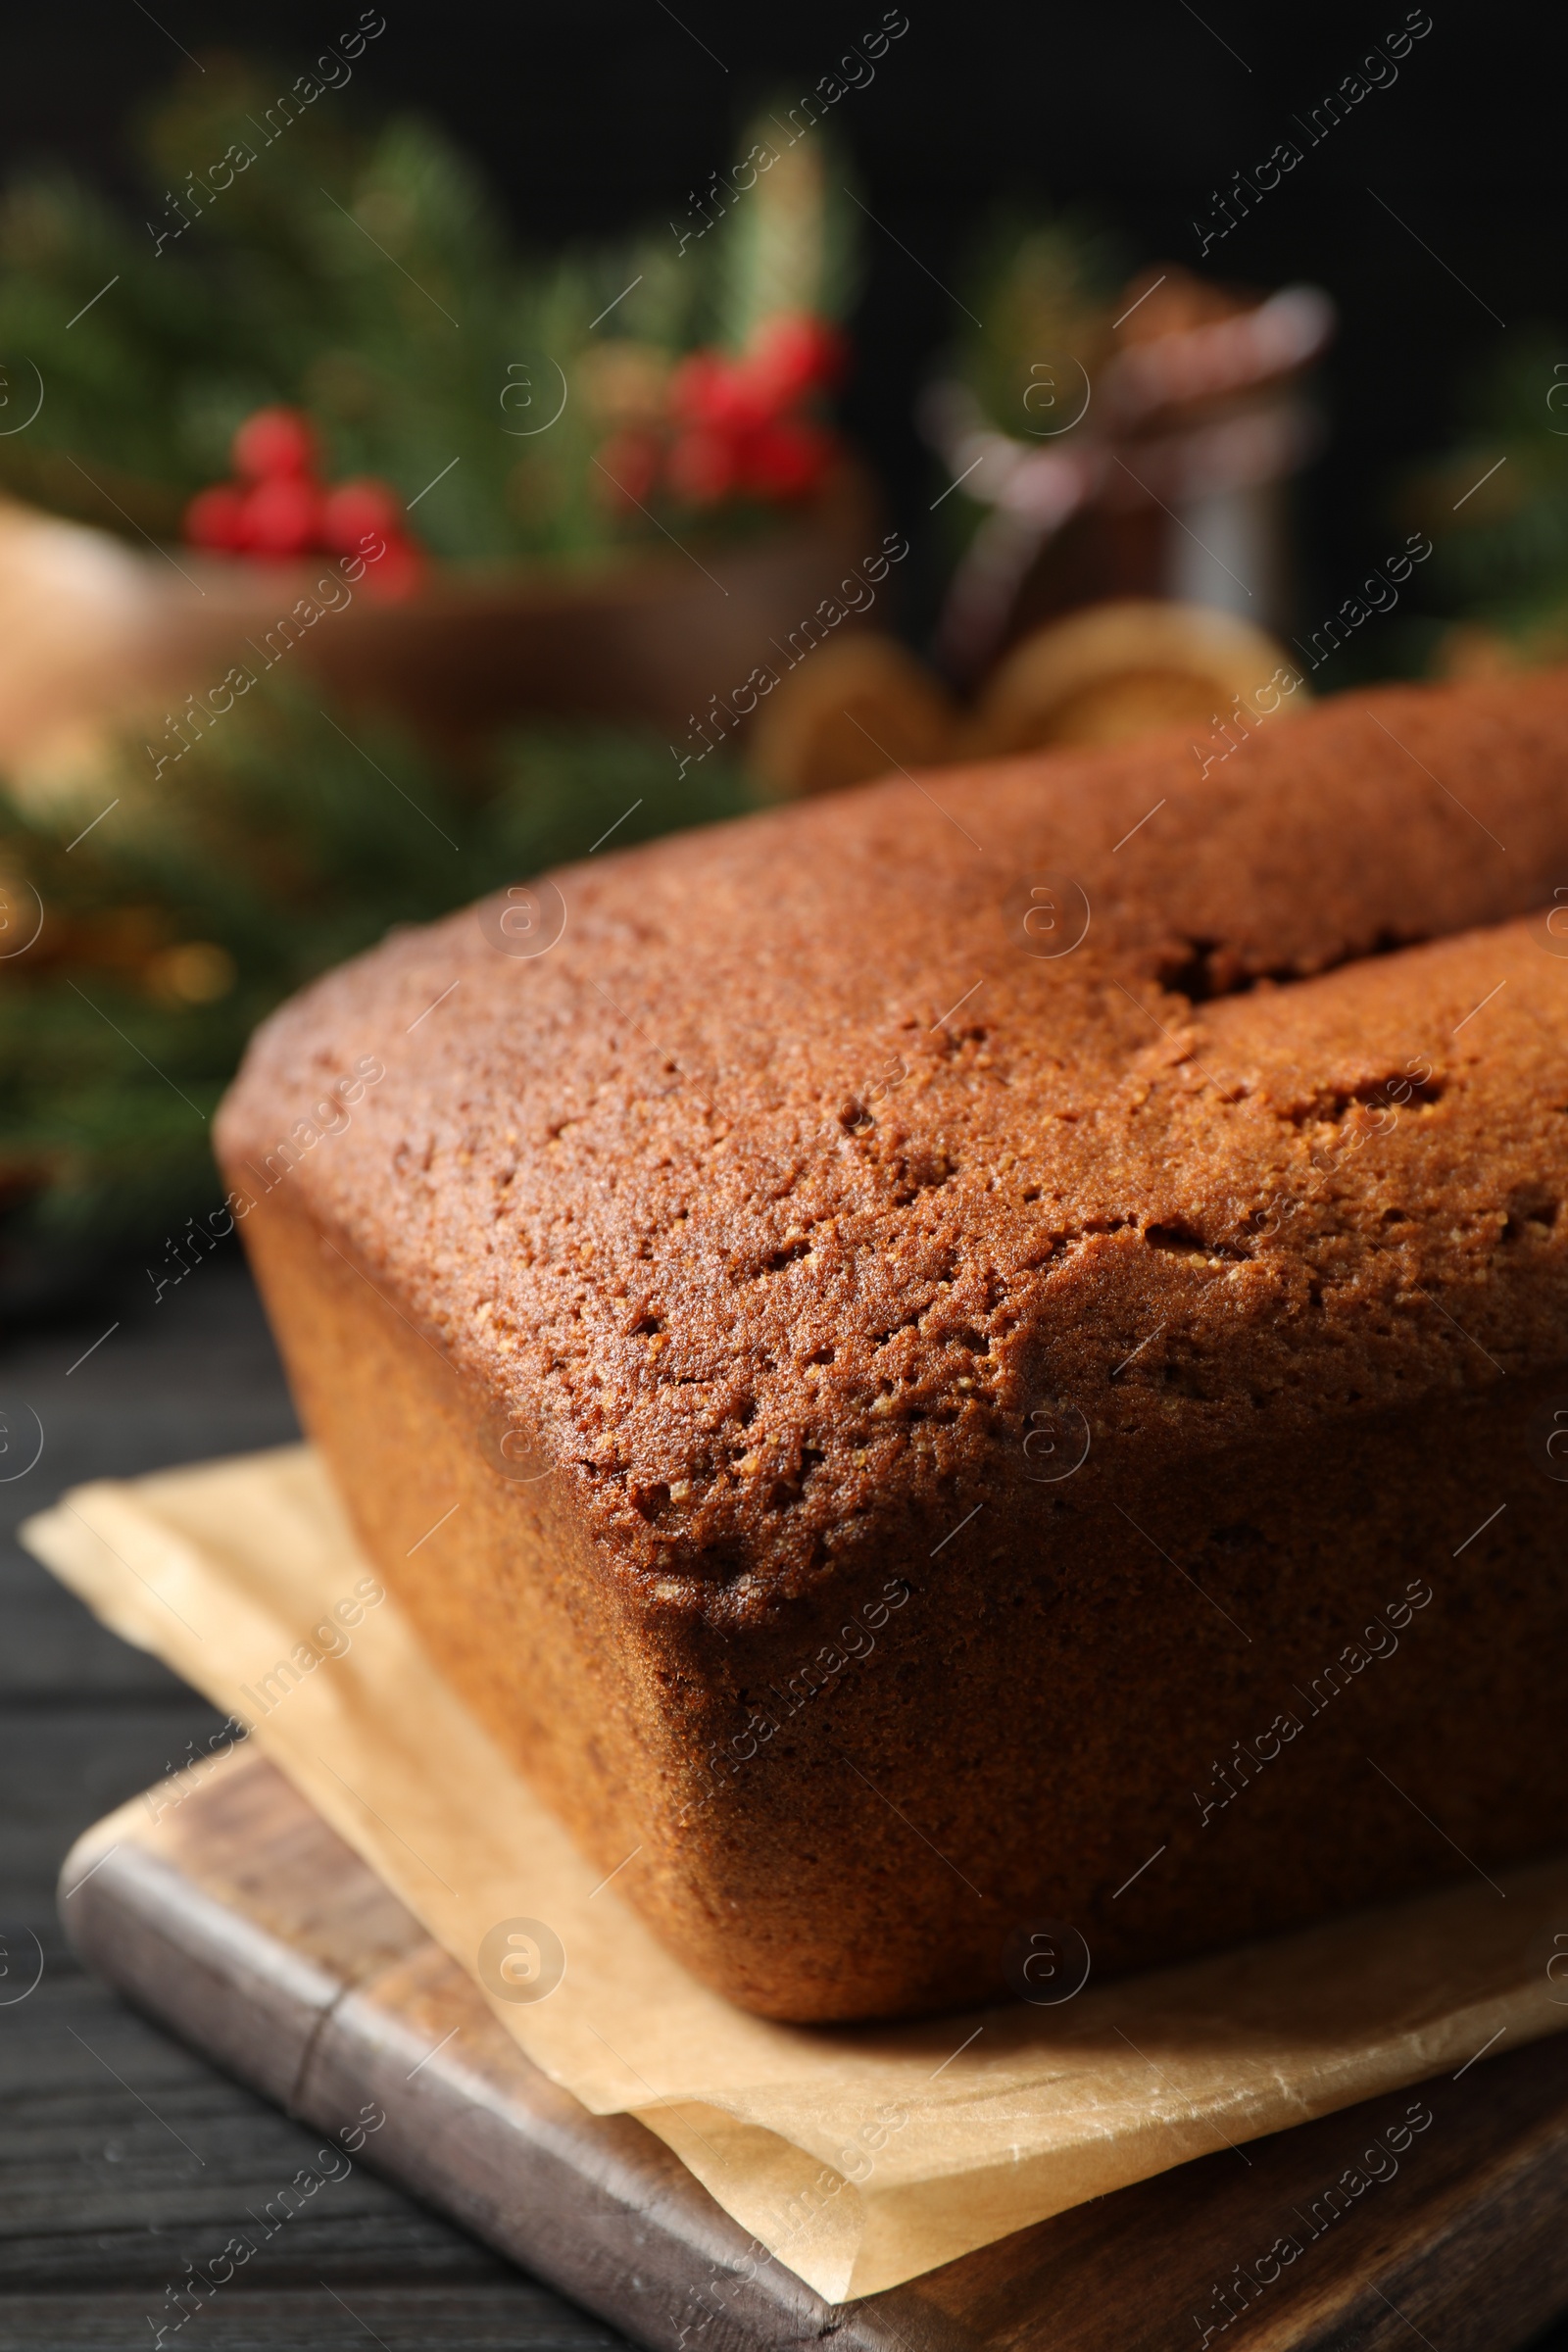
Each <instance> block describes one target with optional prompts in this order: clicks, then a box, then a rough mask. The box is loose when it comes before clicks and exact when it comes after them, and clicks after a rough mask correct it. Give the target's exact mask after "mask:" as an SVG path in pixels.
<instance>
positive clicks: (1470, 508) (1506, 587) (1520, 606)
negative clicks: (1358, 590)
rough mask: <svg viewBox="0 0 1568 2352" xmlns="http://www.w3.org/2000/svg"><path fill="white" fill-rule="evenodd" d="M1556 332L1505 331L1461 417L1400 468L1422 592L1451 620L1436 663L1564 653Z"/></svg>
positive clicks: (1566, 486) (1564, 402) (1564, 398)
mask: <svg viewBox="0 0 1568 2352" xmlns="http://www.w3.org/2000/svg"><path fill="white" fill-rule="evenodd" d="M1563 350H1564V344H1563V340H1562V337H1561V334H1560V333H1554V332H1552V331H1551V330H1550V329H1548V328H1545V327H1536V328H1533V329H1530V330H1527V331H1524V332H1519V333H1515V334H1514V335H1512V336H1510V338H1509V340H1508V344H1507V346H1506V348H1505V349H1504V350H1503V352H1502V353H1501V355H1500V356H1499V357H1498V358H1497V359H1496V360H1495V361H1494V362H1493V363H1492V364H1491V365H1490V366H1489V367H1488V368H1487V369H1486V370H1485V372H1484V373H1482V374H1481V375H1480V376H1479V377H1478V378H1477V379H1476V380H1475V381H1474V383H1473V384H1472V386H1471V387H1470V390H1469V394H1468V397H1467V400H1466V403H1465V405H1466V408H1467V410H1468V413H1469V423H1468V425H1467V428H1466V429H1465V430H1464V431H1463V433H1462V434H1461V436H1460V437H1459V438H1458V439H1457V440H1456V442H1455V444H1454V446H1453V447H1452V448H1451V449H1449V450H1448V451H1446V453H1445V454H1444V456H1443V457H1442V458H1441V459H1439V460H1438V461H1437V462H1436V463H1428V464H1427V465H1425V466H1421V467H1420V468H1419V469H1418V470H1417V471H1416V472H1415V473H1413V474H1411V475H1407V477H1406V479H1405V482H1404V485H1403V487H1402V489H1401V492H1400V496H1399V500H1398V505H1399V509H1400V513H1401V515H1402V516H1403V517H1404V518H1405V519H1407V520H1409V521H1410V522H1412V523H1416V524H1418V525H1419V526H1420V527H1421V528H1422V529H1424V530H1427V531H1429V532H1430V533H1431V536H1432V539H1433V542H1434V547H1435V556H1434V560H1433V562H1432V563H1431V564H1430V566H1429V567H1428V576H1427V578H1426V580H1425V582H1424V587H1425V592H1426V596H1425V601H1426V602H1427V603H1428V605H1429V606H1430V607H1432V608H1434V609H1435V610H1436V611H1437V612H1439V613H1443V614H1446V616H1447V618H1448V619H1449V620H1450V622H1452V621H1457V622H1458V623H1460V624H1461V631H1460V632H1459V633H1457V634H1450V636H1449V637H1448V638H1446V639H1444V640H1441V641H1440V642H1439V645H1438V648H1437V658H1438V660H1439V662H1440V663H1442V664H1444V665H1451V663H1452V662H1453V661H1454V660H1457V661H1459V662H1462V663H1465V664H1467V665H1468V664H1469V663H1471V662H1476V661H1478V660H1480V661H1483V662H1484V660H1485V649H1486V647H1487V645H1488V644H1489V643H1490V644H1491V646H1492V648H1493V651H1494V654H1495V658H1496V660H1497V661H1498V662H1506V661H1508V660H1517V661H1525V662H1531V661H1562V660H1564V659H1565V658H1568V361H1565V360H1563V358H1562V357H1561V354H1562V352H1563Z"/></svg>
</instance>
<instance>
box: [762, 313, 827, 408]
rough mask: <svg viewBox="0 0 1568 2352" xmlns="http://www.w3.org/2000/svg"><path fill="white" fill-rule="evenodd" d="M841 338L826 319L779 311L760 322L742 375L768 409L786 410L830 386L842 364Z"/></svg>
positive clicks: (806, 314) (807, 314)
mask: <svg viewBox="0 0 1568 2352" xmlns="http://www.w3.org/2000/svg"><path fill="white" fill-rule="evenodd" d="M844 351H845V346H844V338H843V336H842V335H841V334H840V333H839V331H838V329H837V327H835V326H830V325H829V323H828V321H827V320H826V319H815V318H812V317H811V316H810V315H809V313H807V312H805V311H780V312H779V313H778V314H777V315H776V317H774V318H772V319H764V320H763V322H762V324H761V325H760V327H759V328H758V330H757V333H756V334H755V335H754V336H753V338H752V342H751V348H750V349H749V351H748V352H747V355H746V363H745V364H746V368H747V372H748V373H749V374H750V376H751V378H752V380H753V382H754V383H755V384H756V386H757V389H758V392H759V394H760V397H761V398H762V399H763V400H765V402H766V404H767V406H768V407H769V408H788V407H790V406H791V405H792V404H793V403H794V402H796V401H798V400H801V399H803V398H804V397H805V395H806V394H807V393H808V392H811V391H814V390H815V389H817V387H818V386H820V385H824V384H830V383H832V382H833V380H834V379H835V377H836V376H837V375H838V374H839V372H840V369H841V368H842V367H843V363H844Z"/></svg>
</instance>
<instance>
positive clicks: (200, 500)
mask: <svg viewBox="0 0 1568 2352" xmlns="http://www.w3.org/2000/svg"><path fill="white" fill-rule="evenodd" d="M244 506H245V493H244V491H243V490H240V489H237V488H236V487H235V485H234V484H233V483H232V482H217V483H215V484H214V486H213V488H212V489H211V490H198V491H197V493H196V496H195V497H194V498H193V499H192V500H191V502H190V505H189V506H188V507H187V508H186V509H185V537H186V538H187V539H188V540H189V542H190V544H191V546H192V547H205V548H207V549H209V550H210V551H211V552H212V553H213V554H215V555H225V556H229V555H233V554H235V553H236V552H237V551H238V549H239V548H240V547H241V546H242V545H243V544H244V539H243V532H244Z"/></svg>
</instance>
